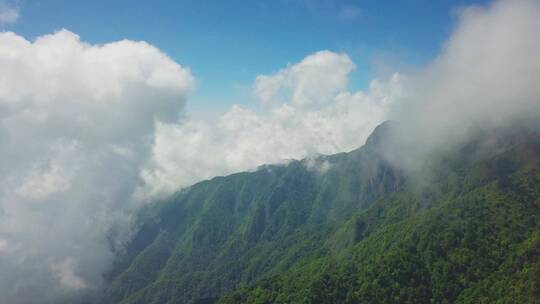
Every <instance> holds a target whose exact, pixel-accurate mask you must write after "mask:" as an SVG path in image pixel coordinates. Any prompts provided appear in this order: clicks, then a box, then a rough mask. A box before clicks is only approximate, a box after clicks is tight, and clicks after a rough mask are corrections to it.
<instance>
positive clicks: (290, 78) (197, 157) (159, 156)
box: [143, 51, 403, 193]
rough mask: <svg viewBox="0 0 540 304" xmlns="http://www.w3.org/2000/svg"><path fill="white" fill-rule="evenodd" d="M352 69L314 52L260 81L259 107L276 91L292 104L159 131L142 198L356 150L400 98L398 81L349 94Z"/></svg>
mask: <svg viewBox="0 0 540 304" xmlns="http://www.w3.org/2000/svg"><path fill="white" fill-rule="evenodd" d="M353 67H354V64H353V63H352V62H351V60H350V59H349V58H348V57H347V56H346V55H343V54H336V53H332V52H329V51H323V52H318V53H315V54H313V55H309V56H307V57H306V58H305V59H303V60H302V61H301V62H299V63H297V64H293V65H290V66H288V67H287V68H286V69H284V70H281V71H280V72H278V73H277V74H275V75H261V76H258V77H257V79H256V82H255V86H254V91H255V93H256V94H257V95H259V96H261V100H262V101H263V102H268V100H269V99H271V98H274V97H275V94H276V93H275V89H274V87H275V85H276V83H278V86H279V90H281V91H282V92H281V94H283V95H284V96H288V97H289V99H288V100H287V99H286V100H284V102H283V103H279V102H278V101H273V102H270V103H268V107H269V108H267V110H266V111H264V112H263V113H256V112H254V111H252V110H249V109H247V108H243V107H240V106H238V105H235V106H233V107H232V108H231V109H230V110H229V111H227V112H226V113H225V114H223V115H222V116H221V117H220V118H219V119H218V120H217V121H215V122H205V121H197V120H186V121H183V122H181V123H179V124H167V123H164V124H159V125H158V128H157V132H156V142H155V145H154V153H153V156H154V159H153V163H152V166H150V167H148V168H147V169H146V170H145V171H144V174H143V176H144V179H145V181H146V184H147V186H148V189H146V190H147V191H150V192H151V193H156V192H165V193H168V192H170V191H174V190H176V189H178V187H179V186H187V185H190V184H192V183H194V182H196V181H200V180H203V179H207V178H211V177H213V176H216V175H225V174H230V173H233V172H238V171H243V170H250V169H253V168H255V167H257V166H259V165H262V164H266V163H279V162H283V161H284V160H287V159H300V158H303V157H306V156H308V155H312V154H320V153H322V154H331V153H337V152H341V151H347V150H352V149H355V148H357V147H359V146H361V145H362V144H363V143H364V141H365V139H366V137H367V136H368V135H369V133H370V132H371V131H372V130H373V128H374V127H375V126H376V125H377V124H379V123H381V122H382V121H384V120H385V119H386V117H387V113H388V109H389V107H390V106H391V105H392V103H393V101H394V100H395V99H397V98H399V96H401V95H402V94H403V92H402V90H403V88H402V82H403V79H402V77H400V76H399V75H398V74H395V75H393V76H392V77H391V78H390V79H388V80H385V81H380V80H375V81H373V82H372V83H371V85H370V89H369V91H368V92H360V91H358V92H348V91H347V90H346V84H347V78H348V74H349V73H350V72H351V71H352V68H353ZM268 96H270V97H271V98H267V97H268ZM287 101H288V102H287Z"/></svg>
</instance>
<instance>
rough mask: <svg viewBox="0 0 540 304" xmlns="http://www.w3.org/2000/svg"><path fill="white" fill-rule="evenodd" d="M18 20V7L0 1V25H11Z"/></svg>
mask: <svg viewBox="0 0 540 304" xmlns="http://www.w3.org/2000/svg"><path fill="white" fill-rule="evenodd" d="M17 20H19V6H17V5H16V4H14V3H10V2H7V1H0V24H13V23H15V22H17Z"/></svg>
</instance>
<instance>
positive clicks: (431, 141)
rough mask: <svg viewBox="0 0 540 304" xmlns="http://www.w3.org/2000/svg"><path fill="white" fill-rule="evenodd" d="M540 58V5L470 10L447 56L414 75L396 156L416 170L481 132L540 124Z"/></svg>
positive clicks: (525, 1)
mask: <svg viewBox="0 0 540 304" xmlns="http://www.w3.org/2000/svg"><path fill="white" fill-rule="evenodd" d="M539 54H540V1H537V0H505V1H498V2H495V3H493V4H492V5H490V6H488V7H467V8H463V9H462V10H461V12H460V13H459V22H458V23H457V26H456V28H455V30H454V32H453V33H452V35H451V36H450V37H449V39H448V40H447V41H446V44H445V45H444V47H443V49H442V52H441V54H440V55H439V56H438V57H437V58H436V59H435V60H434V61H433V62H432V63H431V64H429V65H428V66H427V67H425V68H423V69H421V70H420V71H419V72H417V73H416V74H413V75H408V79H409V80H410V82H409V83H408V89H407V91H408V92H409V94H408V96H406V98H404V99H403V100H401V101H400V102H399V103H396V107H395V108H394V109H392V111H393V113H392V115H391V117H392V118H394V119H396V120H399V121H400V122H401V125H400V126H401V128H402V129H401V132H400V133H399V135H398V139H397V141H398V146H396V147H394V151H390V152H395V154H397V155H393V156H391V157H393V158H394V159H397V160H399V161H400V162H402V165H406V166H413V167H414V166H417V165H418V164H417V162H419V161H420V162H421V161H422V159H423V156H425V155H426V153H427V154H430V153H436V152H441V151H443V152H444V150H447V149H451V148H452V147H454V146H456V145H459V144H460V143H463V142H464V141H466V140H467V139H468V138H470V136H474V134H475V132H476V131H478V130H481V129H493V128H499V127H505V126H508V125H512V124H519V123H523V122H531V121H540V86H539V84H540V56H539ZM405 152H411V153H405ZM403 162H404V163H403Z"/></svg>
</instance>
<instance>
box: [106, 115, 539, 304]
mask: <svg viewBox="0 0 540 304" xmlns="http://www.w3.org/2000/svg"><path fill="white" fill-rule="evenodd" d="M394 128H396V125H395V123H389V122H387V123H384V124H383V125H381V126H379V127H378V128H377V129H376V130H375V131H374V133H373V134H372V135H371V136H370V137H369V139H368V140H367V142H366V144H365V145H364V146H363V147H361V148H359V149H357V150H354V151H351V152H348V153H341V154H336V155H331V156H319V157H315V158H310V159H305V160H302V161H290V162H288V163H287V164H284V165H268V166H262V167H260V168H258V169H257V170H256V171H254V172H245V173H238V174H233V175H230V176H226V177H217V178H214V179H212V180H209V181H205V182H201V183H198V184H196V185H194V186H192V187H190V188H187V189H184V190H181V191H179V192H177V193H176V194H174V195H173V196H172V197H170V198H169V199H166V200H163V201H162V202H158V203H155V204H152V205H150V206H149V207H148V208H146V209H145V210H144V211H143V212H142V213H141V215H140V218H139V223H140V230H139V232H138V233H137V234H136V236H135V238H134V239H133V241H132V242H131V244H130V245H129V246H128V248H127V249H126V250H125V252H122V253H121V254H119V257H118V258H117V261H116V263H115V265H114V268H113V269H112V270H111V271H110V272H109V273H107V275H106V279H107V282H108V284H107V285H108V287H107V289H106V291H105V296H104V297H103V299H102V303H230V304H232V303H494V302H497V301H499V302H501V303H535V301H537V300H536V299H539V298H540V132H539V131H538V129H537V128H518V127H516V128H509V129H504V130H491V131H484V132H480V133H479V134H478V135H477V136H475V137H474V138H473V139H471V140H470V141H468V142H467V143H464V144H463V145H460V146H459V147H458V148H455V149H452V150H451V151H447V152H446V153H443V154H440V155H437V156H436V157H433V158H431V159H430V160H429V161H426V162H425V164H424V165H423V166H422V167H421V168H417V170H416V171H415V172H406V171H405V170H402V169H399V168H400V167H399V166H396V165H393V163H391V162H389V161H387V160H386V158H385V157H384V154H385V153H384V150H385V149H388V148H389V147H388V146H387V145H386V141H385V139H386V138H388V136H389V134H391V132H392V130H393V129H394Z"/></svg>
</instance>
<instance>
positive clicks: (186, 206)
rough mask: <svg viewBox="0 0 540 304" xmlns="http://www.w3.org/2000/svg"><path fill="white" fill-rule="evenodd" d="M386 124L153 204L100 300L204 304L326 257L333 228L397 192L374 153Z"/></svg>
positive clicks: (397, 180) (393, 175)
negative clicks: (356, 144)
mask: <svg viewBox="0 0 540 304" xmlns="http://www.w3.org/2000/svg"><path fill="white" fill-rule="evenodd" d="M390 125H391V124H389V123H387V124H384V125H382V126H380V127H379V128H378V130H377V131H376V132H374V134H373V135H372V137H371V138H370V139H369V140H368V144H367V145H366V146H364V147H362V148H360V149H358V150H355V151H352V152H350V153H342V154H337V155H333V156H322V157H318V158H315V159H307V160H303V161H291V162H290V163H288V164H286V165H283V166H264V167H261V168H259V169H258V170H257V171H255V172H247V173H239V174H233V175H231V176H227V177H218V178H214V179H212V180H210V181H205V182H202V183H199V184H196V185H194V186H192V187H190V188H188V189H185V190H183V191H180V192H179V193H177V194H175V195H174V196H173V197H172V198H171V199H169V200H167V201H165V202H163V203H160V204H156V205H153V206H152V207H150V208H149V209H148V210H145V212H144V214H143V215H142V216H141V223H142V228H141V230H140V231H139V233H138V235H137V236H136V237H135V239H134V241H133V242H132V244H131V245H130V246H129V248H128V249H127V252H126V253H125V254H124V256H122V257H121V258H120V259H119V260H118V262H117V263H116V265H115V267H114V269H113V270H112V271H111V272H110V273H109V274H108V281H109V285H110V287H109V288H108V290H107V297H106V299H105V300H104V302H111V303H116V302H121V303H194V302H195V301H200V300H201V299H213V298H216V297H218V296H220V295H222V294H223V293H224V292H226V291H229V290H231V289H233V288H234V287H235V286H237V285H238V284H241V283H251V282H255V281H257V280H259V279H261V278H264V277H269V276H271V275H275V274H278V273H282V272H284V271H286V270H288V269H289V268H290V267H291V266H293V265H295V264H298V263H305V262H307V261H310V260H312V259H315V258H318V257H321V256H325V255H327V254H328V252H329V251H330V250H334V249H336V248H330V247H328V246H325V245H324V244H325V242H326V241H327V239H328V236H329V235H331V234H332V233H334V230H335V229H336V228H337V227H338V224H339V223H342V222H344V221H346V220H347V219H349V218H350V215H351V214H352V213H353V212H355V211H356V210H360V209H365V208H367V207H368V206H369V205H370V204H371V203H372V202H373V201H375V200H377V199H378V198H380V197H381V196H383V195H385V194H387V193H390V192H395V191H397V190H399V189H400V188H401V187H402V185H403V182H404V180H403V177H402V176H401V175H400V173H399V172H398V171H395V170H393V169H392V168H391V166H390V165H389V164H388V163H387V162H386V161H384V160H383V159H382V158H381V157H380V153H379V151H378V148H379V147H378V139H377V138H378V137H381V136H383V133H385V132H388V131H387V129H389V128H390Z"/></svg>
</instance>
